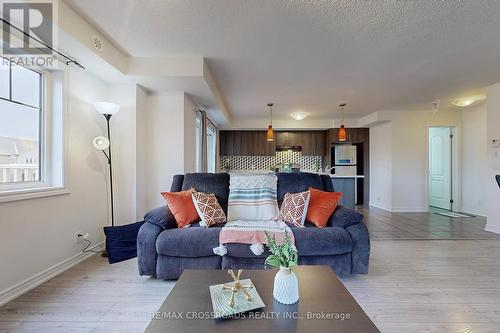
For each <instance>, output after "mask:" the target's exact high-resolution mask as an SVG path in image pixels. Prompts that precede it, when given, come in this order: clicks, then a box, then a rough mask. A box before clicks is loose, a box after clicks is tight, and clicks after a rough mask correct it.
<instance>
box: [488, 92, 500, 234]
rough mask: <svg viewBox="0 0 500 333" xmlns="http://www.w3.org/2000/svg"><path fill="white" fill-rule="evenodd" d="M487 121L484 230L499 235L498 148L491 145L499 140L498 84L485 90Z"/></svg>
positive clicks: (499, 150) (499, 169)
mask: <svg viewBox="0 0 500 333" xmlns="http://www.w3.org/2000/svg"><path fill="white" fill-rule="evenodd" d="M486 96H487V97H486V113H487V116H486V121H487V130H486V136H487V142H486V145H487V158H488V161H487V173H486V184H485V189H486V190H485V192H486V197H487V218H488V220H487V224H486V230H488V231H493V232H496V233H499V234H500V189H499V188H498V185H497V184H496V182H495V180H494V177H495V175H497V174H500V148H498V147H497V148H495V147H493V146H492V145H491V140H497V139H500V83H497V84H495V85H492V86H489V87H488V88H487V90H486Z"/></svg>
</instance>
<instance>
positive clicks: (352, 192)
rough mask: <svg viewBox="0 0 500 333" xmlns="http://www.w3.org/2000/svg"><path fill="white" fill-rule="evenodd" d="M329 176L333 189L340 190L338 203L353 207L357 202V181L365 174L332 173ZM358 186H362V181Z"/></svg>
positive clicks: (361, 179) (360, 180)
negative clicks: (340, 195)
mask: <svg viewBox="0 0 500 333" xmlns="http://www.w3.org/2000/svg"><path fill="white" fill-rule="evenodd" d="M330 178H331V179H332V183H333V188H334V189H335V191H337V192H342V198H341V199H340V204H341V205H343V206H346V207H348V208H351V209H354V206H355V205H356V204H357V203H358V183H359V182H362V181H363V178H365V176H363V175H354V176H345V175H335V174H333V175H330ZM359 186H362V183H361V184H359Z"/></svg>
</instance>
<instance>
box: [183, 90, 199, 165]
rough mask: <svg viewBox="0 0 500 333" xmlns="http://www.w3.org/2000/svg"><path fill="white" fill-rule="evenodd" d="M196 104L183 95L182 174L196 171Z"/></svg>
mask: <svg viewBox="0 0 500 333" xmlns="http://www.w3.org/2000/svg"><path fill="white" fill-rule="evenodd" d="M196 109H197V107H196V104H194V103H193V101H192V100H191V99H189V97H188V95H187V94H184V172H185V173H188V172H195V171H196V127H195V125H196Z"/></svg>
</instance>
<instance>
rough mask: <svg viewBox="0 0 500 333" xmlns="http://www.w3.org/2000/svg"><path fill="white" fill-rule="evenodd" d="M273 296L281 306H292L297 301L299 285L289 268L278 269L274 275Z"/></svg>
mask: <svg viewBox="0 0 500 333" xmlns="http://www.w3.org/2000/svg"><path fill="white" fill-rule="evenodd" d="M273 296H274V299H275V300H277V301H278V302H280V303H282V304H293V303H295V302H297V301H298V300H299V283H298V282H297V276H295V273H294V272H292V270H291V269H290V268H285V267H280V270H279V272H278V273H276V276H275V277H274V290H273Z"/></svg>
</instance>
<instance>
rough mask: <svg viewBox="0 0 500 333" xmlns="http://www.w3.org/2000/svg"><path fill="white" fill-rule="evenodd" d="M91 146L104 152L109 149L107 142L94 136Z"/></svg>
mask: <svg viewBox="0 0 500 333" xmlns="http://www.w3.org/2000/svg"><path fill="white" fill-rule="evenodd" d="M92 145H93V146H94V148H95V149H97V150H105V149H108V147H109V140H108V138H106V137H104V136H96V137H95V138H94V140H92Z"/></svg>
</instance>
